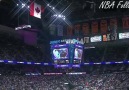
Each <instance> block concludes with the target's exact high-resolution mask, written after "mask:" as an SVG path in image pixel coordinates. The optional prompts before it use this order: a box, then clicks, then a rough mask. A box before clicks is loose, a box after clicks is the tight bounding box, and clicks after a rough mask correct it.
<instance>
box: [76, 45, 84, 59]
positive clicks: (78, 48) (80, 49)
mask: <svg viewBox="0 0 129 90" xmlns="http://www.w3.org/2000/svg"><path fill="white" fill-rule="evenodd" d="M82 54H83V47H82V46H81V45H75V49H74V59H78V60H81V59H82Z"/></svg>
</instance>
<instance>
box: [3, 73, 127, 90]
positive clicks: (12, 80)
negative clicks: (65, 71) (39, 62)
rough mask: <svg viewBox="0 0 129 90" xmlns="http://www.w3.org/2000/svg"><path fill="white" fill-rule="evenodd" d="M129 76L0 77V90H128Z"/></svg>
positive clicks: (120, 74)
mask: <svg viewBox="0 0 129 90" xmlns="http://www.w3.org/2000/svg"><path fill="white" fill-rule="evenodd" d="M128 87H129V74H127V73H112V74H99V75H89V74H86V75H53V76H43V75H40V76H16V75H12V76H11V75H9V76H2V75H1V76H0V89H1V90H128Z"/></svg>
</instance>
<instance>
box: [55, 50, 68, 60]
mask: <svg viewBox="0 0 129 90" xmlns="http://www.w3.org/2000/svg"><path fill="white" fill-rule="evenodd" d="M53 55H54V59H67V58H68V49H67V48H60V49H53Z"/></svg>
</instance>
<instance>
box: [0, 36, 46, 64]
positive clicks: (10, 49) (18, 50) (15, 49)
mask: <svg viewBox="0 0 129 90" xmlns="http://www.w3.org/2000/svg"><path fill="white" fill-rule="evenodd" d="M1 38H2V39H0V59H1V60H16V61H33V62H43V61H45V55H44V54H43V52H42V50H41V48H40V47H37V46H30V45H27V44H25V43H24V42H23V41H21V40H19V39H16V38H14V37H12V36H8V35H7V34H2V35H1Z"/></svg>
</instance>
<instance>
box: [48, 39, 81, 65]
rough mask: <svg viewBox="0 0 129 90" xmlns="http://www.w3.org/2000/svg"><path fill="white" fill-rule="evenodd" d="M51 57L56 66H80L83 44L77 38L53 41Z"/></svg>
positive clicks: (51, 43)
mask: <svg viewBox="0 0 129 90" xmlns="http://www.w3.org/2000/svg"><path fill="white" fill-rule="evenodd" d="M50 45H51V57H52V60H53V63H54V66H55V67H80V64H81V61H82V55H83V44H82V43H81V42H79V41H78V40H76V39H67V40H62V41H61V40H57V41H51V42H50Z"/></svg>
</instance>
